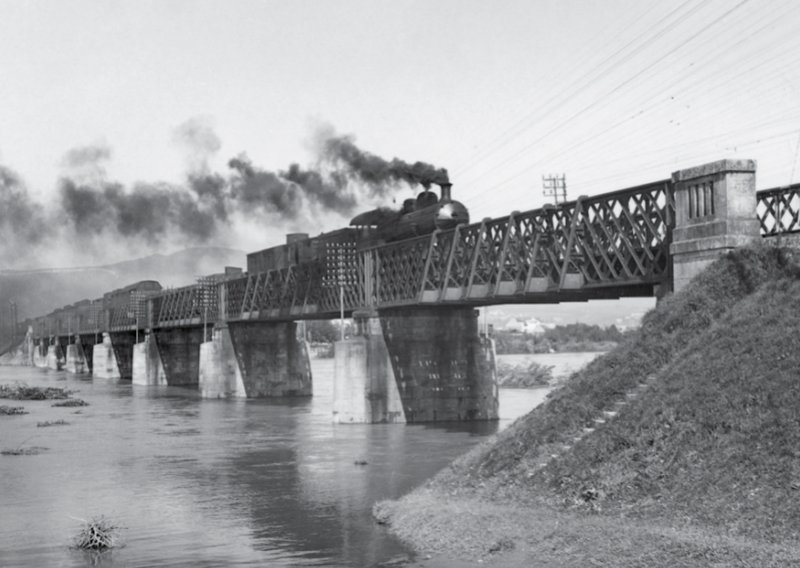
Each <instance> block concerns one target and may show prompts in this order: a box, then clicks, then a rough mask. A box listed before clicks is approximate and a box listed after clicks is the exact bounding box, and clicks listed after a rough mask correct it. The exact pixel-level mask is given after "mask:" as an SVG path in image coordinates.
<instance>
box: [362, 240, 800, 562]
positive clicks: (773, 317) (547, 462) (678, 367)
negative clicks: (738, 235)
mask: <svg viewBox="0 0 800 568" xmlns="http://www.w3.org/2000/svg"><path fill="white" fill-rule="evenodd" d="M792 254H793V252H792V251H787V250H784V251H776V250H774V249H766V248H765V249H755V250H739V251H736V252H735V253H733V254H731V255H728V256H727V257H726V258H724V259H722V260H720V261H719V262H717V263H715V264H714V265H713V266H712V267H710V268H709V270H708V271H706V272H705V273H704V274H703V275H701V276H700V277H699V278H698V279H696V280H695V281H694V283H693V284H692V285H691V286H689V287H688V288H687V289H685V290H683V291H682V292H681V293H680V294H676V295H674V296H673V297H671V298H668V299H666V300H664V301H663V302H661V303H660V304H659V306H657V307H656V309H654V310H653V311H652V312H650V314H648V316H646V318H645V320H644V322H643V326H642V330H641V331H640V332H639V333H638V334H637V335H635V336H633V337H631V338H628V339H627V340H626V341H625V342H624V343H622V344H621V345H620V346H619V347H617V348H616V349H615V350H613V351H611V352H609V353H608V354H606V355H604V356H602V357H599V358H598V359H596V360H595V361H593V362H592V363H591V364H590V365H588V366H587V367H586V368H585V369H584V370H583V371H581V372H579V373H577V374H576V375H575V376H573V377H572V378H571V379H570V380H569V381H568V382H567V383H565V384H564V386H563V387H561V388H560V389H558V390H557V391H554V392H553V393H552V394H551V396H550V397H549V399H548V400H547V401H546V402H545V403H544V404H543V405H542V406H540V407H538V408H537V409H535V410H534V411H533V412H531V413H530V414H528V415H527V416H524V417H522V418H520V419H519V420H517V421H516V422H515V423H514V424H513V425H511V426H510V427H509V428H508V429H506V430H505V431H503V432H501V433H500V434H498V435H497V436H496V437H495V438H494V439H492V440H490V441H489V442H486V443H484V444H482V445H481V446H479V447H477V448H475V449H473V450H472V451H471V452H469V453H468V454H466V455H465V456H463V457H461V458H459V459H458V460H456V462H454V463H453V464H451V466H450V467H448V468H446V469H445V470H443V471H442V472H440V474H438V475H437V476H436V477H435V478H434V479H433V480H431V481H430V482H429V483H427V484H426V485H425V486H424V487H422V488H420V489H418V490H416V491H414V492H412V493H411V494H409V495H407V496H406V497H404V498H402V499H400V500H398V501H388V502H382V503H379V504H378V505H377V506H376V507H375V509H374V513H375V516H376V518H378V519H379V520H380V521H382V522H384V523H386V524H388V525H389V526H390V527H391V529H392V531H394V532H395V533H396V534H397V535H398V536H400V537H401V538H402V539H404V540H406V541H407V542H410V543H412V544H413V546H414V547H415V549H417V550H419V551H421V552H423V553H428V552H434V553H440V554H442V555H443V557H458V558H461V559H464V560H466V561H469V562H473V563H477V562H479V561H480V562H481V565H496V566H515V565H524V564H535V565H541V566H565V565H566V566H591V565H599V566H603V565H605V566H648V567H652V566H655V567H658V566H664V567H667V566H670V567H672V566H676V565H678V566H715V565H716V566H760V567H761V566H776V567H777V566H787V565H792V564H800V539H798V534H800V512H798V511H800V477H798V473H797V472H800V452H797V451H796V448H798V447H800V423H798V421H797V420H796V416H797V408H798V407H800V386H798V381H797V379H796V369H797V368H798V367H800V352H798V350H797V349H796V337H798V336H800V321H798V320H800V318H797V317H796V314H797V313H800V281H799V280H798V275H799V274H800V269H798V266H797V264H796V262H795V260H794V259H793V258H792ZM777 543H779V544H777ZM440 565H441V566H446V565H447V564H440ZM431 566H433V564H431Z"/></svg>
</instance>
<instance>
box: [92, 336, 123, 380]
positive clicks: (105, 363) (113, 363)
mask: <svg viewBox="0 0 800 568" xmlns="http://www.w3.org/2000/svg"><path fill="white" fill-rule="evenodd" d="M92 376H94V377H97V378H100V379H119V378H120V377H121V375H120V372H119V365H118V364H117V355H116V353H115V351H114V345H113V343H112V339H111V334H109V333H103V340H102V341H101V342H100V343H98V344H96V345H94V347H93V348H92Z"/></svg>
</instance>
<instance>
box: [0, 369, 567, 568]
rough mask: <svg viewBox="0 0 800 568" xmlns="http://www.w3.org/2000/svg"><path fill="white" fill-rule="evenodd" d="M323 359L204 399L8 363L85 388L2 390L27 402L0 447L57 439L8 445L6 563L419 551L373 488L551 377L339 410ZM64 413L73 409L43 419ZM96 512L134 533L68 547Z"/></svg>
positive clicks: (443, 456) (435, 461)
mask: <svg viewBox="0 0 800 568" xmlns="http://www.w3.org/2000/svg"><path fill="white" fill-rule="evenodd" d="M576 355H580V354H576ZM512 357H513V356H512ZM573 358H574V357H573ZM548 364H552V363H548ZM312 371H313V375H314V397H313V398H311V399H305V400H299V401H298V400H291V401H289V400H274V399H273V400H202V399H200V398H199V397H198V396H197V394H196V393H194V392H193V391H191V390H189V389H186V388H178V387H160V388H159V387H156V388H148V387H140V386H135V387H134V386H133V385H132V384H131V383H130V381H108V380H100V379H96V380H92V379H86V378H79V377H76V376H74V375H68V374H67V373H64V372H55V371H47V370H41V369H33V368H24V367H0V383H5V384H8V383H13V382H14V381H22V382H25V383H27V384H28V385H36V386H58V387H64V388H68V389H71V390H76V391H78V392H77V393H75V394H74V395H73V396H74V397H77V398H81V399H83V400H85V401H86V402H88V403H89V406H85V407H81V408H57V407H52V406H51V403H52V401H8V400H0V404H5V405H10V406H24V407H25V409H26V410H27V411H29V414H26V415H22V416H0V449H7V448H18V447H22V448H30V447H34V446H36V447H42V448H46V449H44V450H42V451H41V453H39V454H37V455H23V456H6V455H0V511H2V514H0V566H2V567H5V568H9V567H13V566H25V567H45V566H46V567H78V566H87V565H90V564H95V565H102V566H125V567H151V566H182V567H183V566H267V565H269V566H342V567H367V566H376V567H377V566H381V565H385V564H386V563H392V562H395V561H399V560H400V559H403V558H410V557H411V553H410V551H409V550H408V549H407V548H406V547H405V546H404V545H403V544H402V543H400V542H399V541H397V540H396V539H395V538H394V537H392V536H391V535H390V534H389V533H388V532H387V531H386V530H385V529H384V528H382V527H380V526H378V525H376V524H375V522H374V521H373V520H372V517H371V508H372V505H373V503H375V502H376V501H378V500H381V499H387V498H396V497H399V496H401V495H403V494H405V493H407V492H408V491H410V490H411V489H413V488H414V487H416V486H418V485H420V484H421V483H423V482H424V481H425V480H426V479H428V478H430V477H431V476H433V475H434V474H435V473H436V472H437V471H438V470H440V469H441V468H442V467H444V466H445V465H447V463H449V462H450V461H452V460H453V459H454V458H455V457H457V456H458V455H460V454H462V453H464V452H465V451H467V450H468V449H470V448H471V447H473V446H474V445H475V444H477V443H479V442H480V441H481V440H483V439H485V438H486V437H487V436H489V435H491V434H492V433H494V432H496V431H497V429H498V428H504V427H506V426H507V425H508V424H509V423H510V422H511V421H512V420H513V419H514V418H516V417H518V416H520V415H522V414H525V413H526V412H528V411H529V410H530V409H532V408H533V407H534V406H536V405H537V404H539V403H540V402H541V401H542V400H543V399H544V397H545V396H546V394H547V392H548V391H547V389H535V390H520V389H501V392H500V413H501V420H500V421H499V422H498V423H471V424H464V423H461V424H447V425H436V426H433V425H409V426H400V425H369V426H367V425H339V426H336V425H333V424H332V423H331V400H332V394H333V393H332V377H333V361H332V360H331V359H327V360H326V359H312ZM58 419H63V420H66V421H67V422H68V424H67V425H61V426H50V427H37V423H38V422H44V421H53V420H58ZM361 461H365V462H367V463H366V465H357V464H356V463H355V462H361ZM100 515H105V516H106V517H107V518H109V519H111V520H112V521H114V522H115V523H116V524H118V525H121V526H122V527H123V528H122V529H121V530H120V535H121V537H122V539H123V541H124V543H125V546H123V547H121V548H115V549H113V550H112V551H110V552H108V553H106V554H104V555H102V556H101V557H99V558H97V557H93V556H91V555H88V554H87V553H84V552H82V551H77V550H73V549H70V548H69V544H70V542H71V539H72V537H73V536H74V535H75V534H77V532H78V530H79V529H80V525H81V523H80V521H79V520H78V519H89V518H93V517H97V516H100Z"/></svg>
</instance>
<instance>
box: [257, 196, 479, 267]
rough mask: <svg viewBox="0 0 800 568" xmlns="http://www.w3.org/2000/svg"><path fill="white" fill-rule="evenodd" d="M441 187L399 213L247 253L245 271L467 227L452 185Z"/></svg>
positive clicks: (371, 215) (365, 217)
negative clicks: (460, 226) (458, 226)
mask: <svg viewBox="0 0 800 568" xmlns="http://www.w3.org/2000/svg"><path fill="white" fill-rule="evenodd" d="M440 187H441V196H437V195H436V193H434V192H432V191H429V190H427V189H426V190H425V191H423V192H421V193H420V194H419V195H417V197H416V198H409V199H406V200H405V201H404V202H403V206H402V208H400V209H399V210H395V209H392V208H389V207H379V208H378V209H373V210H371V211H366V212H364V213H361V214H359V215H356V216H355V217H353V219H352V220H351V221H350V227H348V228H343V229H338V230H336V231H331V232H329V233H322V234H321V235H317V236H316V237H311V238H309V236H308V235H307V234H306V233H294V234H291V235H287V238H286V244H284V245H279V246H275V247H270V248H268V249H264V250H260V251H257V252H253V253H250V254H248V255H247V271H248V272H250V273H256V272H267V271H269V270H280V269H284V268H288V267H289V266H294V265H298V264H303V263H306V262H311V261H318V260H323V261H324V260H326V259H327V258H328V257H330V255H331V254H333V253H334V251H335V254H337V255H341V254H342V251H347V254H353V253H354V252H355V251H356V250H360V249H363V248H365V247H370V246H374V245H380V244H384V243H388V242H393V241H399V240H403V239H408V238H412V237H418V236H422V235H429V234H431V233H432V232H433V231H436V230H442V231H444V230H447V229H452V228H454V227H455V226H456V225H460V224H468V223H469V211H467V208H466V207H465V206H464V205H463V204H462V203H461V202H459V201H455V200H454V199H453V198H452V196H451V187H452V184H449V183H443V184H441V185H440Z"/></svg>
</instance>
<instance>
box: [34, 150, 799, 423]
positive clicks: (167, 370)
mask: <svg viewBox="0 0 800 568" xmlns="http://www.w3.org/2000/svg"><path fill="white" fill-rule="evenodd" d="M755 170H756V166H755V162H753V161H751V160H721V161H717V162H713V163H709V164H705V165H701V166H698V167H695V168H689V169H686V170H681V171H678V172H675V173H673V174H672V176H671V177H670V178H667V179H663V180H659V181H656V182H653V183H649V184H646V185H641V186H637V187H632V188H627V189H622V190H619V191H614V192H611V193H606V194H602V195H597V196H593V197H579V198H578V199H576V200H575V201H570V202H567V203H562V204H558V205H557V206H544V207H541V208H538V209H533V210H530V211H524V212H517V211H515V212H513V213H511V214H510V215H508V216H505V217H500V218H496V219H484V220H482V221H480V222H477V223H473V224H470V225H459V226H457V227H455V228H454V229H451V230H446V231H439V230H437V231H434V232H433V233H431V234H428V235H424V236H420V237H415V238H410V239H406V240H402V241H399V242H391V243H388V244H383V245H379V246H371V247H367V248H359V247H357V246H356V245H355V244H354V243H353V241H352V240H347V239H338V238H330V239H323V240H321V241H320V243H319V246H320V247H322V250H320V251H318V254H317V255H316V256H315V257H314V258H313V259H312V260H309V261H299V262H294V263H292V262H290V263H283V265H281V266H279V267H275V268H272V269H266V270H259V269H256V267H255V265H253V266H251V262H250V257H254V255H256V254H257V253H254V254H253V255H249V257H248V271H247V272H245V273H242V272H241V271H238V272H237V271H229V272H227V273H225V274H219V275H215V276H212V277H208V278H203V279H201V280H200V281H198V283H196V284H194V285H191V286H186V287H183V288H177V289H166V290H162V289H161V287H160V285H158V283H155V282H141V283H138V284H136V285H132V286H130V287H128V288H124V289H122V290H117V291H114V292H111V293H109V294H106V295H105V296H104V298H100V299H97V300H94V301H88V300H86V301H84V302H81V303H78V304H75V305H72V306H66V307H64V308H62V309H61V310H57V311H55V312H53V313H51V314H48V315H47V316H43V317H40V318H36V319H34V320H33V321H31V322H29V332H28V335H27V338H26V343H27V344H28V345H29V346H30V347H29V353H30V354H31V361H32V362H34V363H35V364H38V365H41V366H51V367H58V366H60V365H62V364H63V365H65V366H66V368H67V370H70V371H73V372H84V371H91V372H92V373H93V374H94V376H96V377H122V378H130V379H132V380H133V382H134V384H145V385H158V384H161V385H181V386H187V387H191V388H197V389H199V390H200V392H201V393H202V395H203V396H205V397H214V398H216V397H231V396H239V397H269V396H309V395H311V391H312V388H311V387H312V382H311V372H310V367H309V364H308V354H307V352H306V348H305V343H304V342H303V341H299V340H298V339H297V333H296V322H297V321H300V320H304V319H332V318H337V317H340V316H346V317H353V318H354V321H355V322H356V324H357V325H356V329H357V332H356V333H355V334H354V335H353V336H352V337H350V338H349V339H346V340H343V341H340V342H338V343H337V345H336V363H335V364H336V378H335V381H336V383H335V389H334V392H335V395H334V399H335V400H334V409H333V415H334V420H335V421H337V422H361V423H363V422H422V421H443V420H482V419H495V418H497V388H496V380H495V371H494V348H493V344H492V341H491V338H487V337H484V336H482V335H480V334H479V332H478V322H477V317H476V310H475V308H476V307H478V306H488V305H492V304H514V303H525V304H534V303H557V302H574V301H588V300H592V299H611V298H621V297H626V296H656V297H663V296H664V295H665V294H669V293H671V292H673V291H676V290H680V289H681V288H682V287H683V286H685V285H686V283H687V282H688V281H689V280H690V279H691V278H692V277H693V276H694V275H695V274H697V273H698V272H699V271H700V270H702V269H703V268H704V267H705V266H706V265H707V264H709V263H710V262H712V261H713V260H714V259H715V258H716V257H717V256H719V255H720V254H722V253H724V252H726V251H728V250H731V249H733V248H735V247H738V246H742V245H745V244H747V243H750V242H753V241H755V240H758V239H761V238H774V237H780V236H781V235H787V234H791V233H798V232H800V220H799V217H800V184H797V185H793V186H789V187H783V188H775V189H769V190H763V191H756V186H755V173H756V172H755ZM254 258H255V257H254Z"/></svg>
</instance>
